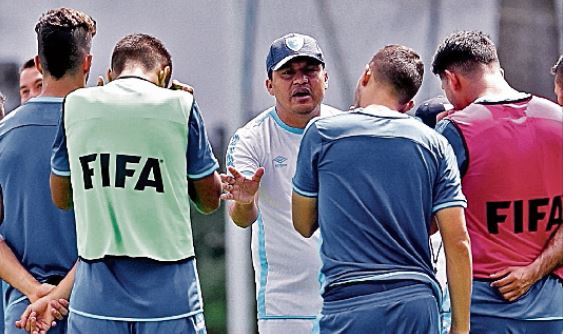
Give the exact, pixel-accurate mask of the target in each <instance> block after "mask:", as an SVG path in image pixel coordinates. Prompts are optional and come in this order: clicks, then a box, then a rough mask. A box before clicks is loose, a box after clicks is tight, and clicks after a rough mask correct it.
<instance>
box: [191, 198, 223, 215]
mask: <svg viewBox="0 0 563 334" xmlns="http://www.w3.org/2000/svg"><path fill="white" fill-rule="evenodd" d="M194 204H195V207H196V209H197V211H198V212H199V213H201V214H203V215H209V214H212V213H213V212H215V211H217V209H218V208H219V204H220V201H219V199H218V198H217V199H216V200H215V199H209V200H207V201H200V202H199V203H194Z"/></svg>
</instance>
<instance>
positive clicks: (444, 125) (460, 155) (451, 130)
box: [436, 119, 468, 176]
mask: <svg viewBox="0 0 563 334" xmlns="http://www.w3.org/2000/svg"><path fill="white" fill-rule="evenodd" d="M436 131H438V133H440V134H442V136H444V137H446V139H447V140H448V142H449V143H450V145H451V146H452V148H453V150H454V153H455V157H456V160H457V165H458V168H459V170H460V173H461V175H462V176H463V174H465V171H466V170H467V162H468V159H467V150H466V149H465V144H464V140H463V137H462V135H461V133H460V132H459V130H458V129H457V128H456V127H455V125H454V123H453V122H452V121H450V120H449V119H444V120H442V121H440V122H438V124H437V125H436Z"/></svg>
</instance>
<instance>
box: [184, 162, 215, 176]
mask: <svg viewBox="0 0 563 334" xmlns="http://www.w3.org/2000/svg"><path fill="white" fill-rule="evenodd" d="M217 169H219V163H218V162H217V161H215V163H214V164H213V166H211V167H209V168H207V169H206V170H204V171H203V172H201V173H197V174H188V178H190V179H203V178H204V177H206V176H209V175H211V174H213V173H214V172H215V171H216V170H217Z"/></svg>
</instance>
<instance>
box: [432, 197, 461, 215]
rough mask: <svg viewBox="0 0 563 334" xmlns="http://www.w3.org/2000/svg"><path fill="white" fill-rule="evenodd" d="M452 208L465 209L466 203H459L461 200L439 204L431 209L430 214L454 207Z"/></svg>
mask: <svg viewBox="0 0 563 334" xmlns="http://www.w3.org/2000/svg"><path fill="white" fill-rule="evenodd" d="M454 206H461V207H463V208H467V202H466V201H461V200H456V201H451V202H445V203H440V204H438V205H435V206H434V207H433V208H432V213H435V212H436V211H439V210H442V209H445V208H450V207H454Z"/></svg>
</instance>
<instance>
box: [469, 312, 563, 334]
mask: <svg viewBox="0 0 563 334" xmlns="http://www.w3.org/2000/svg"><path fill="white" fill-rule="evenodd" d="M551 333H553V334H560V333H563V320H518V319H507V318H499V317H489V316H480V315H472V316H471V334H551Z"/></svg>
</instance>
